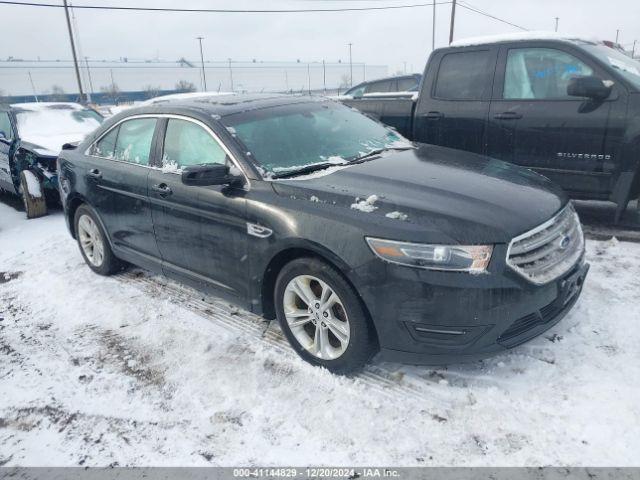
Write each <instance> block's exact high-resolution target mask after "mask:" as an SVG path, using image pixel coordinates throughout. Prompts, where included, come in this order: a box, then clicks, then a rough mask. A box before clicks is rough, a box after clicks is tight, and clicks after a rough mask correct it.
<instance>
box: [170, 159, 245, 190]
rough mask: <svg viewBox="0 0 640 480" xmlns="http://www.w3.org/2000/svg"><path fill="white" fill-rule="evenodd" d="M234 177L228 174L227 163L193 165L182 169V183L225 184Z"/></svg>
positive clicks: (230, 181)
mask: <svg viewBox="0 0 640 480" xmlns="http://www.w3.org/2000/svg"><path fill="white" fill-rule="evenodd" d="M235 179H236V177H234V176H232V175H230V174H229V165H219V164H213V165H193V166H190V167H185V168H184V169H183V170H182V183H184V184H185V185H196V186H201V187H204V186H207V185H227V184H230V183H233V182H234V180H235Z"/></svg>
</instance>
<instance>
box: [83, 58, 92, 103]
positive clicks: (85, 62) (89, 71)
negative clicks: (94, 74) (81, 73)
mask: <svg viewBox="0 0 640 480" xmlns="http://www.w3.org/2000/svg"><path fill="white" fill-rule="evenodd" d="M84 64H85V65H86V67H87V77H88V78H89V91H90V92H91V95H93V80H92V78H91V69H90V68H89V57H84ZM87 98H89V93H87Z"/></svg>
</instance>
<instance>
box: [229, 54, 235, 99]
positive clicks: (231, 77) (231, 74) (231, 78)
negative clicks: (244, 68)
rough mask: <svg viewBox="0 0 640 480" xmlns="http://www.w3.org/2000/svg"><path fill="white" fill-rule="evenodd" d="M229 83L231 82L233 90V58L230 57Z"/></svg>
mask: <svg viewBox="0 0 640 480" xmlns="http://www.w3.org/2000/svg"><path fill="white" fill-rule="evenodd" d="M229 83H230V84H231V91H232V92H233V90H234V88H233V70H232V69H231V59H229Z"/></svg>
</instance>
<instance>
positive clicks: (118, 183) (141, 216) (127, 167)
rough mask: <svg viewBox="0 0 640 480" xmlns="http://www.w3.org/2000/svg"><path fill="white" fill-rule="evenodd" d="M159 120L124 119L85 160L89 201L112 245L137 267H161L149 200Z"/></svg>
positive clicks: (97, 143) (95, 145)
mask: <svg viewBox="0 0 640 480" xmlns="http://www.w3.org/2000/svg"><path fill="white" fill-rule="evenodd" d="M157 123H158V120H157V118H150V117H139V118H132V119H130V120H126V121H124V122H122V123H120V124H118V125H117V126H115V127H114V128H113V129H111V130H110V131H109V132H107V134H106V135H104V136H103V137H102V138H101V139H100V140H98V141H97V142H96V143H94V144H93V145H92V146H91V148H90V150H89V155H86V156H85V162H86V171H85V176H86V182H87V183H88V184H89V185H91V184H92V186H91V187H90V188H87V192H88V193H87V196H88V198H87V200H88V201H89V204H90V205H92V206H93V207H94V208H95V209H96V210H97V211H98V213H99V215H100V218H101V219H102V221H103V222H104V224H105V226H106V228H107V232H108V234H109V236H110V238H111V241H112V242H113V244H114V246H115V247H116V248H118V249H120V250H121V251H123V252H124V253H125V255H127V254H129V255H134V256H135V257H136V263H138V264H142V265H143V266H146V267H148V268H154V267H155V268H157V267H158V266H159V264H160V260H159V257H160V254H159V252H158V247H157V245H156V240H155V235H154V231H153V220H152V218H151V206H150V204H149V197H148V196H147V177H148V175H149V172H150V170H151V169H150V168H149V164H150V159H151V152H152V149H151V147H152V145H153V139H154V132H155V129H156V124H157Z"/></svg>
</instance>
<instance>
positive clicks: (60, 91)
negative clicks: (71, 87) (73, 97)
mask: <svg viewBox="0 0 640 480" xmlns="http://www.w3.org/2000/svg"><path fill="white" fill-rule="evenodd" d="M50 98H51V101H52V102H64V101H65V100H67V95H66V94H65V93H64V88H62V87H61V86H60V85H53V86H52V87H51V97H50Z"/></svg>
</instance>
